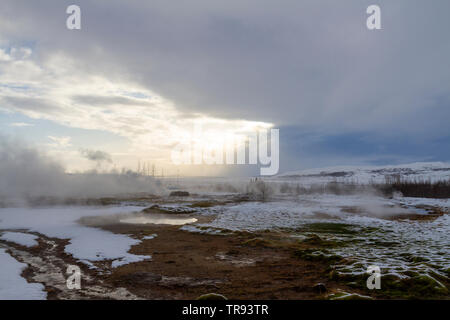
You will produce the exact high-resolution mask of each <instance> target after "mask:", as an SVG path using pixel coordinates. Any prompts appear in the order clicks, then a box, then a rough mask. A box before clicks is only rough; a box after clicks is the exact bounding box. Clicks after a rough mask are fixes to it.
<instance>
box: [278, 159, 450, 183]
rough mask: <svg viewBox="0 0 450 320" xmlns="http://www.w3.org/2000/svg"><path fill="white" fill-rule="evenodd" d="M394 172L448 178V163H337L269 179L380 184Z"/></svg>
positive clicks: (414, 177)
mask: <svg viewBox="0 0 450 320" xmlns="http://www.w3.org/2000/svg"><path fill="white" fill-rule="evenodd" d="M397 174H399V175H401V176H402V178H404V179H411V180H431V181H439V180H448V179H450V163H446V162H417V163H411V164H403V165H393V166H336V167H327V168H317V169H307V170H299V171H291V172H285V173H282V174H279V175H278V176H276V177H274V178H272V180H278V179H279V180H283V181H286V180H294V181H296V182H300V183H302V184H312V183H326V182H330V181H334V180H337V181H347V182H355V183H362V184H367V183H370V182H371V181H373V182H376V183H382V182H385V176H389V175H397Z"/></svg>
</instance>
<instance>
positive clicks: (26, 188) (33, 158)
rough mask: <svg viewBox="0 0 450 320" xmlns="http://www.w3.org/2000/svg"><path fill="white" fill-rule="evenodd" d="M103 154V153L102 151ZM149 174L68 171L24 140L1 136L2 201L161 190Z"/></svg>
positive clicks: (104, 195)
mask: <svg viewBox="0 0 450 320" xmlns="http://www.w3.org/2000/svg"><path fill="white" fill-rule="evenodd" d="M103 156H104V155H103ZM160 189H161V187H159V186H158V185H157V183H155V180H154V179H152V178H150V177H143V176H140V175H138V174H136V173H134V172H130V171H123V172H122V173H120V174H119V173H115V172H111V173H106V174H104V173H102V174H99V173H96V172H90V173H82V174H67V173H66V172H65V170H64V167H63V166H62V164H60V163H59V162H58V161H57V160H55V159H52V158H50V157H48V156H47V155H46V154H44V153H43V152H40V151H39V150H36V149H34V148H31V147H29V146H25V145H24V144H23V142H22V141H17V140H12V139H9V138H6V137H2V136H0V201H1V202H14V201H16V200H29V199H33V198H39V197H54V198H98V197H107V196H117V195H123V194H134V193H153V194H156V193H159V192H161V190H160Z"/></svg>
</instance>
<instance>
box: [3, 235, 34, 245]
mask: <svg viewBox="0 0 450 320" xmlns="http://www.w3.org/2000/svg"><path fill="white" fill-rule="evenodd" d="M36 239H38V237H37V236H35V235H33V234H28V233H22V232H9V231H7V232H4V233H3V234H2V235H1V236H0V240H5V241H9V242H14V243H17V244H19V245H21V246H25V247H34V246H37V245H38V242H37V241H36Z"/></svg>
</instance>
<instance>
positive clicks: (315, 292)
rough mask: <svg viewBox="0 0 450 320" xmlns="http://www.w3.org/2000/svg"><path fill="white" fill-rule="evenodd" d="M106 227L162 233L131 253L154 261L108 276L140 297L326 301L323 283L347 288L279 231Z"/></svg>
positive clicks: (329, 287)
mask: <svg viewBox="0 0 450 320" xmlns="http://www.w3.org/2000/svg"><path fill="white" fill-rule="evenodd" d="M102 228H104V229H106V230H109V231H112V232H114V233H123V234H127V235H132V236H133V237H136V238H141V237H142V236H145V235H150V234H157V237H156V238H154V239H151V240H143V241H142V243H141V244H139V245H136V246H134V247H133V248H132V249H131V251H130V252H131V253H133V254H139V255H149V254H150V255H152V259H151V260H149V261H142V262H138V263H132V264H128V265H125V266H122V267H119V268H116V269H114V270H113V271H112V274H111V275H110V276H109V277H108V279H107V282H108V283H110V284H111V285H112V286H114V287H124V288H126V289H128V290H129V291H130V292H131V293H133V294H135V295H137V296H139V297H143V298H147V299H195V298H197V297H198V296H200V295H202V294H206V293H210V292H214V293H219V294H222V295H224V296H226V297H227V298H229V299H323V298H325V297H326V295H325V293H324V292H320V291H322V290H320V289H319V288H315V285H316V284H318V283H323V284H324V285H325V287H326V288H327V293H330V292H333V291H336V289H338V288H341V289H346V288H345V287H343V286H342V285H338V284H337V283H336V282H334V281H331V280H329V278H328V273H329V270H327V265H326V264H325V263H323V262H312V261H305V260H301V259H299V258H297V257H295V256H294V255H293V245H292V244H291V243H289V242H282V241H279V239H280V237H279V236H276V235H272V234H263V235H255V234H250V233H233V234H231V235H208V234H200V233H191V232H186V231H181V230H179V229H180V227H179V226H163V225H146V226H133V225H124V224H115V225H109V226H103V227H102ZM261 236H262V237H264V238H261ZM251 239H253V240H251ZM262 239H268V240H262ZM249 240H250V241H249ZM322 288H323V287H322ZM352 291H354V289H353V290H352Z"/></svg>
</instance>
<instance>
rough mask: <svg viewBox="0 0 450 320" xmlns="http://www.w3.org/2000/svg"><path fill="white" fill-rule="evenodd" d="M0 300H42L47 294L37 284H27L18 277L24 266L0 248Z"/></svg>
mask: <svg viewBox="0 0 450 320" xmlns="http://www.w3.org/2000/svg"><path fill="white" fill-rule="evenodd" d="M0 266H1V272H0V300H17V299H20V300H44V299H46V298H47V293H46V292H45V291H44V286H43V285H42V284H39V283H28V282H27V281H26V280H25V279H24V278H22V277H21V276H20V274H21V273H22V270H23V269H24V268H26V266H27V265H26V264H24V263H20V262H18V261H17V260H16V259H14V258H13V257H11V256H10V255H9V254H8V253H6V251H5V249H3V248H0Z"/></svg>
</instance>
